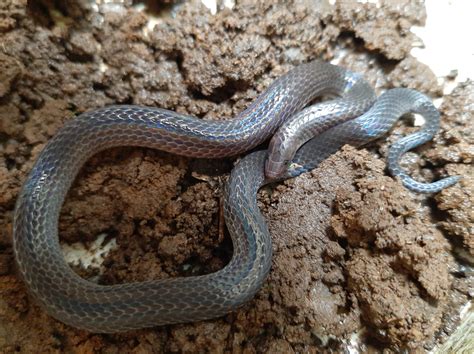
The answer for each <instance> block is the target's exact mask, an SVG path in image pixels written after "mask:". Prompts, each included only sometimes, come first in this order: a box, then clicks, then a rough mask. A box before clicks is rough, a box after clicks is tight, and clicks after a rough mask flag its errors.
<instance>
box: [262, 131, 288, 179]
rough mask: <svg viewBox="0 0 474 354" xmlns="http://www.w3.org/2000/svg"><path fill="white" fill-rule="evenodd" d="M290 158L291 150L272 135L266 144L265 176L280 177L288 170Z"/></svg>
mask: <svg viewBox="0 0 474 354" xmlns="http://www.w3.org/2000/svg"><path fill="white" fill-rule="evenodd" d="M291 158H292V156H291V151H290V150H289V149H287V148H285V143H284V142H283V141H281V140H280V139H278V137H276V136H274V137H273V139H272V140H271V141H270V145H269V146H268V156H267V160H266V161H265V176H266V177H267V178H268V179H270V180H273V179H277V178H278V177H281V176H282V175H283V174H284V173H285V172H286V171H287V170H288V168H289V166H290V162H291Z"/></svg>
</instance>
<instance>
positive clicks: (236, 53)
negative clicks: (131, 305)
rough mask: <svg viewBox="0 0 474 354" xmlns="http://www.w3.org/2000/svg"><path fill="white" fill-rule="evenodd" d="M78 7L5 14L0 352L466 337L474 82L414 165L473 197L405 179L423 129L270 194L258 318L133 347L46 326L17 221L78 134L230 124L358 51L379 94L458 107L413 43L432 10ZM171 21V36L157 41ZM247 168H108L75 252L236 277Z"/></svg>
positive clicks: (76, 198) (119, 273)
mask: <svg viewBox="0 0 474 354" xmlns="http://www.w3.org/2000/svg"><path fill="white" fill-rule="evenodd" d="M63 3H64V2H60V1H53V0H43V1H31V2H28V4H27V2H26V0H7V1H4V2H2V4H1V5H0V67H1V68H2V70H0V143H1V144H0V294H1V296H0V351H1V352H52V351H66V352H92V351H104V352H105V351H106V352H118V351H127V352H128V351H130V352H140V353H142V352H162V351H166V352H168V351H171V352H180V351H182V352H206V351H211V352H224V351H225V352H230V351H232V352H237V353H239V352H245V353H253V352H285V353H286V352H307V351H309V352H314V351H317V350H318V349H322V348H330V349H333V350H342V349H343V348H345V347H346V346H347V344H348V342H349V338H350V336H351V334H352V333H355V332H359V333H360V334H361V337H362V339H361V342H362V344H361V347H360V349H362V350H364V349H367V348H369V347H371V346H375V347H377V348H379V349H381V348H387V349H392V350H399V349H401V348H412V349H414V348H425V349H427V348H432V347H433V346H434V345H435V344H436V343H437V342H439V341H441V340H444V339H445V338H446V336H447V335H449V333H450V332H451V331H452V330H453V329H454V328H455V327H456V324H457V321H458V319H457V314H458V310H459V307H460V305H461V304H463V303H465V302H466V301H468V299H469V298H470V297H472V295H473V294H472V289H473V284H472V277H471V278H469V276H468V272H467V271H466V269H467V268H466V267H465V265H463V263H462V262H471V263H472V262H473V256H474V243H473V238H472V234H473V233H472V230H473V227H474V215H473V210H474V207H473V200H474V187H473V186H474V183H473V178H474V174H473V170H472V162H473V156H474V134H473V125H472V119H474V83H472V82H466V83H463V84H461V85H459V86H458V87H457V88H456V89H455V91H454V92H453V93H452V94H450V95H448V96H446V97H444V103H443V105H442V107H441V112H442V121H443V122H442V126H441V131H440V134H439V135H438V136H437V138H436V139H435V140H434V141H433V142H432V143H430V144H426V145H425V146H423V147H421V148H419V149H417V150H415V151H414V152H410V153H407V154H406V155H405V157H404V159H403V161H402V162H403V165H404V167H405V168H407V169H408V170H409V171H410V172H411V174H412V175H413V176H414V177H416V178H418V179H420V180H431V179H433V178H439V177H440V176H443V175H445V174H450V175H454V174H459V175H463V176H464V178H463V180H462V181H461V182H460V183H459V184H457V185H456V186H454V187H451V188H449V189H447V190H445V191H443V192H441V193H439V194H438V195H436V196H434V197H430V196H424V195H416V194H413V193H411V192H409V191H407V190H406V189H404V188H403V187H402V186H401V184H400V183H399V182H398V181H396V180H394V179H393V178H391V177H388V176H387V173H386V171H385V164H384V156H385V153H386V151H387V147H388V145H389V143H390V142H393V141H395V140H397V139H398V138H399V137H400V136H402V135H405V134H407V133H408V132H411V131H414V130H416V129H418V128H413V127H411V125H409V124H408V125H407V124H403V123H400V124H398V125H397V126H396V127H395V128H394V129H393V131H392V133H391V134H390V136H389V137H387V139H383V140H381V141H379V142H376V143H374V144H371V145H370V146H369V147H367V149H361V150H356V149H354V148H351V147H346V148H344V149H342V151H341V152H339V153H337V154H335V155H334V156H332V157H331V158H329V159H328V160H327V161H325V162H324V163H323V164H322V165H321V166H320V167H319V168H318V169H316V170H314V171H313V172H311V173H307V174H305V175H302V176H300V177H299V178H296V179H294V180H290V181H286V182H284V183H282V184H280V185H274V186H269V187H266V188H264V189H263V190H262V191H261V193H260V202H261V207H262V210H263V211H264V213H265V216H266V218H267V220H268V223H269V227H270V231H271V234H272V237H273V240H274V259H273V268H272V271H271V273H270V276H269V277H268V280H267V281H266V283H265V285H264V286H263V288H262V289H261V290H260V291H259V292H258V294H257V296H256V297H255V299H254V300H252V301H251V302H249V303H248V304H247V305H246V306H244V307H243V308H242V309H240V310H239V311H236V312H233V313H231V314H229V315H227V316H226V317H224V318H220V319H216V320H213V321H205V322H200V323H191V324H186V325H174V326H164V327H158V328H153V329H146V330H140V331H134V332H128V333H123V334H115V335H95V334H91V333H87V332H84V331H80V330H76V329H74V328H70V327H68V326H66V325H63V324H62V323H60V322H58V321H56V320H54V319H52V318H50V317H49V316H48V315H46V314H45V313H44V312H43V311H42V310H41V309H40V308H39V307H38V306H37V305H35V303H34V302H33V301H32V300H31V299H30V298H29V297H28V295H27V292H26V289H25V287H24V285H23V283H22V281H21V279H20V278H19V277H18V274H17V271H16V268H15V265H14V261H13V257H12V227H11V225H12V217H13V208H14V203H15V199H16V196H17V194H18V191H19V188H20V186H21V184H22V181H23V180H24V179H25V177H26V175H27V173H28V171H29V170H30V169H31V167H32V164H33V162H34V161H35V159H36V157H37V155H38V153H39V152H40V151H41V149H42V147H43V146H44V144H45V142H46V141H47V140H48V139H49V138H50V137H51V136H52V135H53V134H54V133H55V132H56V131H57V130H58V129H59V128H60V127H61V126H62V124H63V123H64V122H65V121H66V120H68V119H71V118H72V117H74V116H75V115H77V114H79V113H81V112H83V111H85V110H91V109H94V108H97V107H101V106H104V105H107V104H111V103H134V104H144V105H151V106H159V107H163V108H167V109H172V110H176V111H179V112H183V113H187V114H192V115H196V116H199V117H202V118H204V119H228V118H230V117H232V116H234V115H235V114H236V113H238V112H239V111H241V110H242V109H243V108H245V107H246V106H247V105H248V104H249V103H250V102H252V100H254V99H255V97H256V96H257V95H258V94H259V93H260V92H262V91H263V90H264V89H265V88H266V87H268V85H269V84H270V83H271V82H272V80H273V79H274V78H276V77H278V76H279V75H281V74H282V73H284V72H286V71H287V70H288V69H290V68H292V67H294V66H295V65H297V64H298V63H301V62H304V61H308V60H310V59H313V58H323V59H326V60H329V59H332V58H334V57H340V56H342V59H341V61H340V64H341V65H344V66H345V67H347V68H350V69H353V70H356V71H359V72H361V73H364V75H366V77H367V78H368V79H369V81H370V82H371V83H373V84H374V86H375V87H376V88H377V90H378V91H379V92H380V90H383V89H387V88H390V87H397V86H403V87H412V88H415V89H418V90H420V91H422V92H425V93H427V94H430V95H431V96H433V97H439V96H440V95H441V93H442V90H441V87H439V85H438V84H437V81H436V78H435V76H434V74H433V73H432V72H431V70H430V69H429V68H428V67H426V66H425V65H423V64H421V63H419V62H417V61H416V59H414V58H413V57H411V56H410V55H409V51H410V49H411V44H412V42H413V41H414V39H415V36H414V35H413V34H412V33H411V32H410V30H409V29H410V27H411V26H412V25H422V24H423V22H424V18H425V10H424V6H423V5H421V4H418V2H412V1H402V2H389V1H387V2H381V3H382V6H380V7H377V6H376V5H374V4H360V3H358V2H356V1H347V2H338V4H339V5H336V6H330V5H328V4H327V3H326V2H324V1H322V2H318V4H319V5H318V6H315V5H314V4H313V5H309V4H308V5H305V3H304V2H298V3H296V4H294V5H282V4H281V3H279V2H277V1H275V2H272V1H267V2H265V4H260V5H255V4H254V3H253V2H251V1H249V2H245V1H244V2H242V3H240V2H239V4H238V5H236V6H235V7H234V9H232V10H229V9H223V10H221V11H219V12H218V13H217V14H216V15H211V14H210V13H209V11H208V10H207V9H206V8H205V7H204V6H203V5H200V3H199V2H190V3H187V4H184V5H179V6H175V7H173V6H171V5H170V4H166V5H165V4H163V5H159V6H157V8H154V9H150V8H147V11H138V10H137V9H136V8H135V7H132V6H131V1H125V4H107V5H102V6H99V8H98V10H97V9H94V8H93V7H91V6H90V5H88V4H89V2H88V1H80V0H76V1H71V2H68V3H70V5H67V6H65V5H63ZM150 3H151V2H150ZM164 3H167V2H164ZM395 3H396V5H392V4H395ZM152 10H153V12H152ZM152 15H153V16H158V21H157V22H158V24H157V26H156V27H155V28H154V29H153V30H148V29H147V21H148V19H149V18H150V16H152ZM343 53H344V54H343ZM231 168H232V161H230V160H224V161H198V160H190V159H186V158H181V157H179V158H177V157H176V156H173V155H169V154H166V153H162V152H159V151H154V150H148V149H138V148H120V149H114V150H109V151H106V152H104V153H101V154H99V155H97V156H95V157H94V158H93V159H91V160H90V161H89V162H88V164H87V166H86V167H85V168H84V169H83V171H82V172H81V174H80V176H79V177H78V179H77V181H76V183H75V186H74V187H73V188H72V190H71V192H70V193H69V196H68V199H67V201H66V204H65V206H64V208H63V211H62V215H61V221H60V234H61V238H62V240H63V241H64V242H76V241H84V242H87V241H90V240H93V239H94V238H95V237H96V236H97V235H98V234H99V233H103V232H106V233H107V234H108V235H109V236H108V237H109V238H112V237H116V239H117V243H118V247H117V248H116V249H115V250H114V251H112V252H111V253H110V254H109V255H108V256H107V259H106V260H105V262H104V266H105V270H104V273H103V274H101V275H100V277H99V281H100V282H101V283H103V284H113V283H121V282H129V281H140V280H145V279H156V278H160V277H174V276H186V275H191V274H204V273H208V272H212V271H215V270H217V269H220V268H222V267H223V266H224V265H225V263H226V262H227V261H228V260H229V259H230V255H231V253H232V247H231V243H230V240H229V238H228V236H227V235H225V234H224V235H223V234H222V233H221V232H219V230H220V228H221V227H222V224H221V221H220V218H219V214H220V207H219V206H220V196H221V195H222V193H221V190H222V185H223V183H224V181H225V177H226V176H227V175H228V173H229V172H230V170H231ZM459 262H461V263H459ZM77 271H78V272H80V274H82V275H83V276H85V277H90V276H93V275H97V271H92V270H84V269H79V268H77Z"/></svg>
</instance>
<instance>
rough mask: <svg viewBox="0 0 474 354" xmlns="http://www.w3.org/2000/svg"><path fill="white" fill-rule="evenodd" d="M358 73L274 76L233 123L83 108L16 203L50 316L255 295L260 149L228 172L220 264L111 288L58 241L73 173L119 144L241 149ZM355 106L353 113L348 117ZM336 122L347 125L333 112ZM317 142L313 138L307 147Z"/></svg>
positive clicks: (188, 150)
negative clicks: (85, 273)
mask: <svg viewBox="0 0 474 354" xmlns="http://www.w3.org/2000/svg"><path fill="white" fill-rule="evenodd" d="M361 80H362V79H361V78H360V76H358V75H355V74H353V73H351V72H349V71H346V70H344V69H342V68H339V67H337V66H334V65H330V64H327V63H324V62H320V61H315V62H312V63H308V64H303V65H301V66H299V67H297V68H295V69H294V70H292V71H290V72H289V73H288V74H286V75H284V76H282V77H281V78H279V79H277V80H276V81H275V82H274V83H273V84H272V85H271V86H270V87H269V88H268V89H267V90H266V91H265V92H264V93H263V94H262V95H260V96H259V97H258V98H257V99H256V100H255V101H254V102H253V103H252V104H251V105H250V106H249V107H248V108H247V109H246V110H245V111H243V112H242V113H241V114H239V115H238V116H237V117H236V118H235V119H232V120H228V121H205V120H202V119H197V118H194V117H191V116H185V115H180V114H177V113H175V112H172V111H168V110H163V109H158V108H150V107H141V106H130V105H128V106H111V107H106V108H103V109H99V110H96V111H92V112H88V113H84V114H82V115H80V116H78V117H77V118H75V119H73V120H71V121H69V122H67V123H66V124H65V125H64V127H63V128H62V129H60V130H59V132H58V133H57V134H56V135H55V136H54V137H53V138H52V139H51V140H50V141H49V142H48V143H47V145H46V146H45V148H44V150H43V151H42V152H41V153H40V155H39V157H38V159H37V161H36V163H35V165H34V167H33V169H32V171H31V172H30V174H29V176H28V177H27V179H26V181H25V183H24V185H23V188H22V190H21V192H20V195H19V198H18V200H17V204H16V209H15V215H14V237H13V245H14V252H15V258H16V261H17V264H18V267H19V270H20V273H21V274H22V276H23V278H24V280H25V282H26V284H27V287H28V289H29V291H30V292H31V293H32V294H33V296H34V297H35V298H36V299H37V301H38V302H39V303H40V304H41V305H42V306H43V308H44V309H45V310H46V311H47V312H48V313H49V314H50V315H51V316H53V317H55V318H56V319H58V320H60V321H62V322H64V323H66V324H69V325H72V326H75V327H78V328H82V329H86V330H89V331H93V332H118V331H125V330H130V329H137V328H143V327H150V326H156V325H163V324H171V323H180V322H192V321H197V320H203V319H209V318H215V317H219V316H222V315H224V314H226V313H228V312H229V311H232V310H234V309H235V308H237V307H238V306H240V305H241V304H243V303H245V302H246V301H248V300H249V299H251V298H252V297H253V296H254V294H255V293H256V292H257V291H258V289H259V288H260V287H261V285H262V283H263V281H264V279H265V277H266V275H267V274H268V272H269V269H270V265H271V247H272V246H271V238H270V235H269V232H268V228H267V226H266V223H265V221H264V219H263V217H262V215H261V213H260V212H259V210H258V207H257V204H256V194H257V191H258V189H259V188H260V186H261V185H262V184H264V183H266V182H268V180H267V179H266V177H265V174H264V160H265V156H266V155H265V153H264V152H257V153H254V154H250V155H248V156H247V157H246V158H244V159H243V160H242V162H241V163H239V165H238V166H237V167H236V169H235V170H234V171H233V172H232V175H231V178H230V182H229V185H228V187H227V190H226V198H225V208H224V209H225V220H226V225H227V228H228V230H229V233H230V235H231V238H232V242H233V248H234V252H233V256H232V259H231V261H230V262H229V264H227V265H226V266H225V267H224V268H223V269H221V270H219V271H217V272H215V273H212V274H207V275H202V276H193V277H185V278H172V279H162V280H154V281H146V282H140V283H127V284H119V285H107V286H105V285H98V284H94V283H91V282H89V281H87V280H85V279H82V278H81V277H79V276H78V275H77V274H75V273H74V272H73V271H72V270H71V269H70V267H69V266H68V264H67V263H66V262H65V260H64V257H63V254H62V251H61V248H60V244H59V239H58V219H59V213H60V209H61V206H62V204H63V202H64V199H65V196H66V194H67V191H68V190H69V188H70V186H71V184H72V182H73V181H74V178H75V176H76V175H77V173H78V171H79V169H80V168H81V166H82V165H83V164H84V163H85V162H86V160H87V159H88V158H90V157H91V156H92V155H93V154H95V153H97V152H98V151H101V150H104V149H106V148H110V147H114V146H124V145H133V146H144V147H151V148H156V149H160V150H164V151H168V152H172V153H176V154H180V155H185V156H193V157H206V158H219V157H225V156H231V155H236V154H240V153H243V152H245V151H247V150H249V149H252V148H253V147H255V146H257V145H259V144H260V143H262V142H263V141H265V140H267V139H268V138H270V137H271V136H272V135H273V134H274V133H275V132H276V131H277V130H278V129H279V127H280V126H281V125H282V124H284V123H285V122H286V121H287V120H288V119H289V118H290V117H292V116H294V115H295V114H296V113H297V112H299V111H301V110H302V109H303V108H304V107H305V106H306V105H308V104H309V103H310V102H311V101H312V100H314V99H315V98H316V97H317V96H320V95H321V94H326V93H330V94H334V93H335V94H341V95H344V93H345V92H347V91H348V90H350V88H351V86H352V85H353V84H354V82H360V81H361ZM362 86H364V85H362ZM366 86H367V85H366ZM366 89H367V91H366V92H365V93H364V92H362V94H361V95H360V96H359V98H358V99H361V100H362V106H361V107H363V111H365V110H367V109H368V108H369V107H370V106H371V105H372V103H373V101H374V94H373V91H372V90H371V89H370V88H368V87H367V88H366ZM334 104H335V105H337V104H338V103H337V101H335V102H334ZM357 105H360V102H358V103H357ZM359 114H361V112H354V114H353V115H352V114H348V115H347V117H345V118H344V121H347V120H348V119H350V118H353V117H355V116H356V115H359ZM332 122H333V125H335V124H338V123H342V121H341V120H338V119H337V118H336V119H334V120H333V121H332ZM343 124H345V123H343ZM330 126H331V124H329V126H326V128H330ZM337 127H339V125H338V126H335V128H332V129H336V128H337ZM327 132H329V131H327ZM336 132H337V131H336ZM323 134H324V133H323ZM346 137H347V136H346ZM314 139H316V138H314ZM314 139H313V140H311V141H310V142H308V143H307V144H305V145H304V146H303V147H302V149H300V151H301V152H300V151H298V152H297V154H296V156H295V161H296V162H297V163H304V164H306V165H305V168H309V167H310V165H311V163H312V162H311V161H313V160H314V158H313V159H311V158H310V156H309V155H308V154H309V153H311V151H314V149H315V146H317V145H318V144H317V143H316V144H315V143H314V142H315V141H316V140H314ZM323 139H325V138H323ZM323 142H324V141H323ZM311 143H313V145H314V146H313V147H312V148H311V149H308V147H309V146H311ZM313 165H314V163H313ZM301 171H303V169H301ZM296 174H297V171H296V170H293V175H296Z"/></svg>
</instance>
